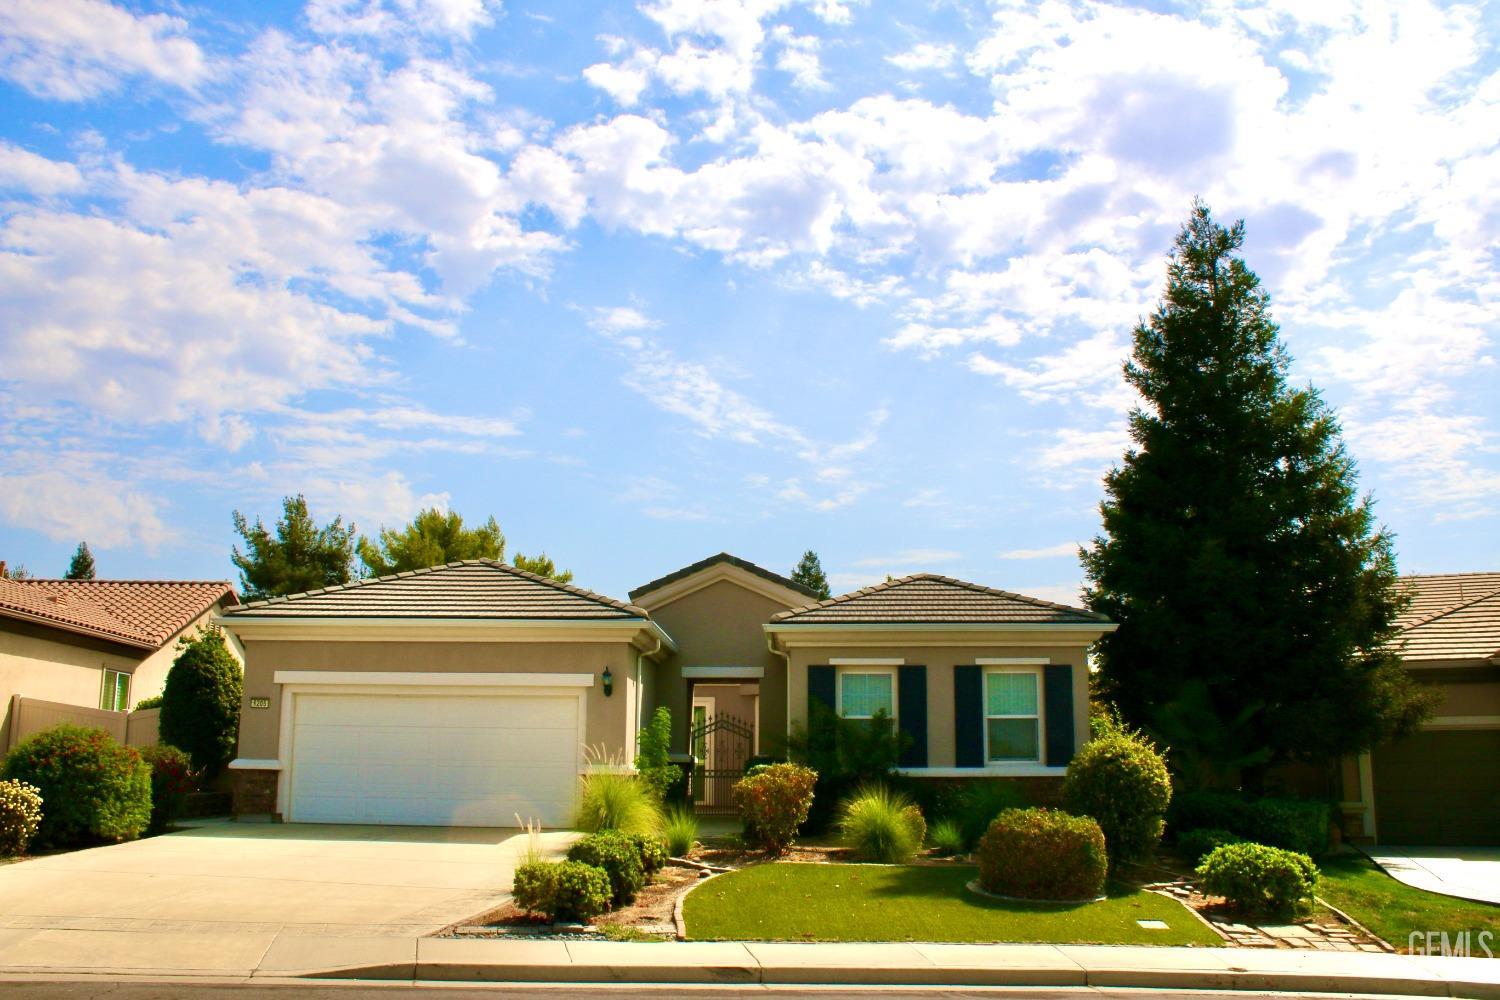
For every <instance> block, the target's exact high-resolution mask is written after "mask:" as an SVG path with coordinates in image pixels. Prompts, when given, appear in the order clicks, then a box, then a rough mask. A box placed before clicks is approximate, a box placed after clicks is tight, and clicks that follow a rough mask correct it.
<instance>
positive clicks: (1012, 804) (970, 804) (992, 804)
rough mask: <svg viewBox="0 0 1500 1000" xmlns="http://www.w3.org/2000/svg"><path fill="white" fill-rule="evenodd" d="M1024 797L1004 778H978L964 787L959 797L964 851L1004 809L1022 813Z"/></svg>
mask: <svg viewBox="0 0 1500 1000" xmlns="http://www.w3.org/2000/svg"><path fill="white" fill-rule="evenodd" d="M1026 805H1027V803H1026V796H1025V795H1023V794H1022V793H1021V789H1020V788H1019V787H1018V786H1017V785H1016V784H1015V782H1013V781H1009V780H1007V779H1005V778H978V779H975V780H974V781H971V782H970V783H969V784H967V785H965V786H964V788H963V790H962V791H961V792H959V793H958V812H957V815H956V819H957V820H958V825H959V829H960V830H962V831H963V835H964V847H973V846H974V845H975V844H978V843H979V838H980V837H983V836H984V831H986V830H988V829H989V828H990V824H991V823H993V822H994V821H995V817H996V816H999V815H1000V814H1001V813H1003V812H1004V811H1005V810H1007V809H1025V808H1026Z"/></svg>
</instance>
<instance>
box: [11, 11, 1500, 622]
mask: <svg viewBox="0 0 1500 1000" xmlns="http://www.w3.org/2000/svg"><path fill="white" fill-rule="evenodd" d="M1497 31H1500V7H1497V6H1494V5H1489V6H1485V5H1473V4H1429V3H1425V2H1421V0H1402V2H1400V3H1390V4H1362V3H1343V2H1337V0H1329V2H1320V3H1317V4H1308V3H1303V2H1300V0H1267V2H1254V3H1232V2H1218V0H1216V2H1206V3H1202V4H1180V3H1168V2H1156V3H1146V4H1142V5H1139V6H1129V5H1125V4H1092V3H1073V2H1060V0H1051V2H1046V3H1041V4H1019V3H1018V4H1006V3H1001V4H996V5H993V6H986V5H983V4H966V3H946V2H931V3H922V4H903V5H895V4H879V3H858V2H846V0H806V2H789V0H746V2H729V0H645V2H643V3H640V4H638V5H631V4H616V5H601V4H594V3H558V2H549V3H536V2H531V3H528V2H522V0H506V2H505V3H503V4H502V3H498V2H493V0H311V2H308V3H305V4H303V3H295V2H284V3H261V4H255V5H249V4H210V3H186V2H184V3H179V2H173V0H164V2H154V0H140V2H135V3H118V4H109V3H105V2H102V0H10V2H8V3H5V4H4V5H0V109H3V114H0V558H4V559H7V560H8V561H10V562H11V563H18V562H19V563H24V564H25V565H26V566H27V567H28V568H29V569H30V570H32V571H33V572H36V573H38V574H40V575H58V574H60V573H61V571H62V570H63V569H64V568H65V566H66V564H67V559H68V556H69V555H70V553H71V552H72V549H73V547H74V546H75V545H76V544H77V542H78V541H79V540H80V539H87V540H88V541H89V543H90V545H91V547H92V548H93V550H94V552H95V555H96V558H97V560H98V563H99V567H100V572H101V575H105V576H112V577H124V576H132V577H193V578H197V577H211V578H217V577H227V576H230V575H231V574H232V567H231V566H230V563H229V560H228V552H229V548H230V545H231V544H232V543H233V542H234V540H235V536H234V535H233V532H232V530H231V528H230V511H231V510H233V509H236V508H238V509H239V510H241V511H244V512H245V513H247V514H249V515H251V516H254V515H257V514H260V515H265V516H267V517H268V518H269V517H270V516H271V515H273V514H274V513H275V512H276V510H277V508H278V501H279V498H280V497H281V496H283V495H284V494H288V493H295V492H302V493H305V494H306V495H307V496H308V498H309V500H310V502H311V503H312V505H313V507H314V510H315V512H316V513H317V514H318V515H319V516H320V517H324V518H326V517H329V516H332V515H333V514H335V513H340V514H343V515H344V516H345V517H346V518H349V519H352V520H354V521H355V522H356V523H357V525H358V526H359V528H360V529H361V530H362V531H366V532H373V530H374V529H376V528H377V527H379V526H380V525H382V524H385V525H395V524H399V523H401V522H403V521H404V520H406V519H407V518H408V517H409V516H410V515H411V514H412V513H414V512H415V510H417V509H418V508H419V507H420V506H423V505H428V504H437V505H440V506H446V507H450V508H452V509H455V510H457V511H459V512H461V513H462V514H464V516H465V517H467V518H470V519H476V520H482V519H483V518H484V517H486V516H488V515H489V514H494V515H495V516H496V517H497V518H498V520H499V521H500V524H501V526H502V528H503V529H504V531H505V533H506V535H507V537H508V539H509V542H510V547H511V550H512V551H514V550H516V549H519V550H521V551H524V552H527V553H532V552H535V551H537V550H539V549H545V550H546V551H547V552H548V553H549V554H551V555H553V556H554V557H555V558H556V559H557V560H558V562H559V564H560V565H562V566H566V567H568V568H571V569H573V570H574V571H575V572H576V573H577V580H578V582H579V583H580V584H582V585H584V586H588V587H592V588H594V589H597V590H601V591H603V592H606V593H611V594H616V595H623V594H624V592H625V591H627V590H628V589H629V588H631V587H632V586H635V585H637V584H639V583H641V582H644V581H646V580H648V579H651V578H653V577H655V576H657V575H659V574H661V573H665V572H668V571H670V570H672V569H674V568H676V567H678V566H680V565H683V564H685V563H687V562H690V561H692V560H695V559H698V558H701V557H702V556H705V555H708V554H711V553H713V552H717V551H719V550H721V549H727V550H729V551H732V552H734V553H736V554H738V555H741V556H743V557H745V558H748V559H751V560H754V561H757V562H760V563H762V564H764V565H766V566H768V567H770V568H772V569H777V570H781V571H786V570H788V569H789V568H790V567H791V565H792V564H793V562H794V561H795V560H796V558H797V556H798V555H799V554H800V553H801V551H802V550H803V549H804V548H808V547H811V548H814V549H816V550H817V551H818V552H819V553H820V554H821V555H822V557H823V561H824V565H825V567H826V568H827V570H828V571H829V573H830V575H831V577H832V580H833V583H834V586H835V588H836V589H842V588H852V587H856V586H860V585H863V584H866V583H870V582H875V581H878V580H881V579H883V578H884V577H885V575H886V574H887V573H893V574H898V575H899V574H903V573H908V572H915V571H919V570H927V571H935V572H942V573H948V574H952V575H956V576H961V577H964V578H968V579H972V580H976V581H979V582H982V583H986V584H990V585H995V586H1001V587H1005V588H1008V589H1015V590H1021V591H1025V592H1029V593H1033V594H1037V595H1040V596H1044V597H1050V598H1054V599H1060V600H1072V599H1074V598H1075V596H1076V593H1077V587H1078V584H1079V582H1080V579H1081V574H1080V571H1079V569H1078V566H1077V561H1076V558H1075V557H1074V554H1073V552H1074V547H1075V543H1077V542H1078V541H1081V540H1085V539H1087V538H1088V537H1090V536H1091V535H1092V534H1093V533H1094V532H1095V531H1096V530H1097V514H1096V506H1097V503H1098V499H1099V477H1100V475H1101V473H1102V472H1103V471H1104V470H1105V469H1107V468H1108V467H1109V464H1110V463H1111V461H1113V460H1116V459H1117V458H1118V456H1119V455H1120V453H1121V451H1122V449H1123V446H1124V441H1125V438H1124V432H1123V426H1124V415H1125V412H1126V411H1127V409H1128V407H1129V406H1130V404H1131V396H1130V394H1129V392H1128V390H1127V389H1126V388H1125V386H1124V385H1123V383H1122V382H1121V380H1120V377H1119V366H1120V361H1121V359H1122V358H1123V357H1124V355H1125V353H1126V351H1127V349H1128V343H1129V332H1130V329H1131V328H1132V326H1133V325H1134V324H1135V322H1136V320H1137V319H1138V317H1140V316H1141V315H1143V314H1144V313H1145V312H1147V311H1148V310H1149V309H1150V308H1151V306H1152V303H1153V302H1154V301H1155V300H1156V297H1157V296H1158V294H1159V292H1160V288H1161V283H1162V278H1163V271H1164V269H1163V259H1164V255H1165V253H1166V252H1167V250H1168V249H1169V247H1170V244H1171V239H1172V236H1173V234H1174V232H1175V230H1176V228H1177V226H1178V225H1179V224H1180V223H1181V222H1182V220H1183V219H1184V218H1185V217H1186V214H1187V211H1188V208H1189V206H1190V204H1191V200H1192V198H1193V197H1194V195H1201V196H1202V197H1204V198H1205V199H1206V200H1207V201H1208V202H1209V204H1210V205H1211V206H1212V207H1213V208H1214V210H1215V212H1216V214H1217V215H1218V216H1219V217H1220V218H1221V219H1224V220H1229V219H1232V218H1236V217H1243V218H1245V219H1246V222H1247V225H1248V229H1249V237H1248V241H1247V246H1246V252H1247V256H1248V258H1249V261H1250V264H1251V266H1252V267H1253V268H1255V269H1256V270H1257V271H1258V272H1259V273H1260V274H1261V276H1262V278H1263V279H1264V280H1265V282H1266V284H1267V287H1268V288H1269V290H1270V292H1271V293H1272V295H1273V308H1274V314H1275V316H1276V317H1277V319H1278V320H1279V321H1280V322H1281V324H1282V329H1283V335H1284V338H1285V340H1286V342H1287V344H1288V346H1289V348H1290V350H1291V351H1292V353H1293V354H1294V356H1295V358H1296V364H1295V368H1294V374H1295V378H1296V379H1297V380H1298V381H1299V382H1312V383H1314V384H1316V385H1317V386H1318V387H1319V388H1320V389H1321V390H1322V391H1323V393H1324V394H1325V396H1326V398H1327V399H1328V400H1329V401H1330V402H1331V403H1333V404H1334V405H1335V406H1336V407H1337V409H1338V411H1339V413H1340V415H1341V417H1342V420H1343V422H1344V426H1345V431H1346V436H1347V440H1348V443H1349V447H1350V450H1351V452H1352V454H1353V455H1354V457H1355V458H1356V459H1357V461H1358V462H1359V465H1360V468H1361V471H1362V484H1363V486H1364V487H1366V488H1368V489H1369V490H1372V491H1373V492H1374V494H1375V496H1376V498H1377V501H1378V513H1379V516H1380V518H1381V519H1382V520H1383V521H1384V522H1385V523H1386V524H1387V525H1389V526H1390V527H1391V528H1392V529H1393V530H1394V531H1395V532H1396V533H1397V535H1398V548H1399V551H1400V555H1401V562H1402V567H1403V569H1404V570H1406V571H1409V572H1442V571H1462V570H1480V569H1490V570H1492V569H1495V568H1497V567H1500V391H1497V389H1496V385H1497V384H1500V368H1497V366H1496V354H1497V346H1496V339H1497V334H1500V321H1497V311H1496V306H1497V300H1500V277H1497V275H1500V268H1497V266H1496V265H1497V263H1500V253H1497V236H1500V58H1497V56H1496V52H1497V47H1496V44H1495V42H1496V35H1497Z"/></svg>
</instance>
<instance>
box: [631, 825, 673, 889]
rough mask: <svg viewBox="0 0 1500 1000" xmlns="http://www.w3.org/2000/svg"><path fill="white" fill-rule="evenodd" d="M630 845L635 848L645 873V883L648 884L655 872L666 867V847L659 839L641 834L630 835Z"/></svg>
mask: <svg viewBox="0 0 1500 1000" xmlns="http://www.w3.org/2000/svg"><path fill="white" fill-rule="evenodd" d="M630 843H631V844H633V845H634V846H635V852H636V854H638V855H639V856H640V859H641V868H642V869H644V870H645V872H646V881H647V882H650V881H651V879H652V878H653V877H654V876H655V875H656V873H657V872H659V871H661V870H662V869H663V868H665V867H666V866H667V857H668V855H667V845H666V844H665V843H663V842H662V839H661V838H660V837H657V836H654V835H653V836H647V835H646V834H641V833H633V834H631V835H630Z"/></svg>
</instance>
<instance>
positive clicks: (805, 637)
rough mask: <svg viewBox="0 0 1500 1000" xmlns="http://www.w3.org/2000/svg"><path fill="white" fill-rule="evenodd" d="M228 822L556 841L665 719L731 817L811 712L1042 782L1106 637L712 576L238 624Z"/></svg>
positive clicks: (373, 591) (783, 581) (1081, 621)
mask: <svg viewBox="0 0 1500 1000" xmlns="http://www.w3.org/2000/svg"><path fill="white" fill-rule="evenodd" d="M220 621H221V622H222V624H223V625H224V626H225V627H226V628H227V629H229V630H231V631H232V632H234V633H235V634H236V635H237V636H238V637H239V639H240V640H241V642H242V643H243V646H244V650H245V692H244V705H243V712H242V717H241V724H240V743H239V753H238V757H237V759H236V760H235V761H234V762H233V763H232V764H231V765H230V767H231V768H232V770H233V772H234V774H235V809H236V812H237V813H239V814H242V815H250V814H270V815H273V816H279V817H280V818H282V819H285V820H288V821H293V822H360V823H395V824H448V825H476V826H479V825H483V826H488V825H514V824H515V822H516V819H517V817H518V816H519V817H520V818H522V819H536V820H539V821H540V822H542V823H543V824H545V825H548V826H561V825H566V824H567V823H568V822H569V818H570V815H571V811H572V805H573V801H574V796H575V795H576V792H577V785H578V782H577V778H578V776H579V775H580V774H582V773H585V772H586V771H587V770H588V769H589V768H591V767H608V766H613V765H618V764H619V763H621V762H629V761H631V760H632V759H633V758H634V755H635V752H636V735H637V731H638V730H639V728H640V727H641V726H642V725H643V724H644V723H645V721H646V720H647V719H649V717H650V715H651V714H652V712H653V711H654V710H655V709H656V708H657V707H658V706H666V707H667V708H669V709H671V711H672V717H673V726H674V730H673V742H674V748H675V749H676V750H678V751H688V750H689V749H691V750H693V751H695V752H696V753H697V755H698V756H699V758H700V759H701V760H700V769H701V770H700V778H701V779H702V780H701V781H700V782H698V783H697V784H698V788H697V790H696V792H695V794H696V795H697V797H698V801H699V804H700V805H701V806H703V807H705V808H713V807H716V806H717V807H720V808H722V807H723V806H724V805H725V804H726V800H727V781H728V778H729V777H731V776H737V775H738V772H739V771H740V770H741V769H742V768H743V764H744V760H745V759H746V757H748V755H749V754H751V753H754V752H756V751H757V750H759V751H760V752H762V753H773V754H774V753H778V752H780V751H781V750H782V749H783V748H784V746H785V741H786V738H787V734H788V733H789V731H791V730H792V729H793V728H794V727H797V726H800V725H805V724H806V722H807V719H808V717H809V706H810V704H812V703H813V702H816V701H821V702H823V703H824V704H827V705H828V706H829V707H830V708H832V709H833V710H835V711H837V712H839V713H840V714H842V715H844V716H847V717H852V718H859V717H862V716H870V715H873V714H875V713H876V712H877V711H881V710H884V711H885V712H887V713H889V714H890V715H891V716H893V717H894V718H895V720H896V722H897V725H899V727H900V728H901V729H902V730H903V731H904V732H906V733H907V734H909V735H910V736H911V738H912V744H911V749H910V751H909V753H908V755H907V758H906V759H905V760H903V761H902V768H903V770H904V771H905V772H906V773H908V774H911V775H914V776H925V777H931V778H951V777H967V776H998V777H1011V778H1016V779H1020V780H1026V781H1048V780H1053V781H1055V780H1056V779H1057V778H1058V777H1060V776H1061V775H1062V774H1063V772H1064V770H1065V768H1066V766H1067V763H1068V761H1069V760H1070V759H1071V757H1072V755H1073V752H1074V750H1075V748H1076V747H1077V746H1078V745H1079V744H1080V743H1081V742H1082V741H1083V740H1084V739H1086V738H1087V734H1088V671H1087V668H1086V662H1085V656H1086V652H1087V650H1088V647H1089V646H1090V644H1091V643H1093V642H1094V641H1095V640H1096V639H1098V638H1099V637H1100V636H1101V635H1103V634H1104V633H1105V632H1107V631H1110V630H1111V629H1113V628H1114V626H1113V625H1112V624H1111V623H1110V622H1108V621H1107V620H1105V619H1104V618H1102V617H1101V616H1099V615H1095V614H1092V613H1090V612H1088V611H1084V610H1081V609H1078V608H1071V607H1066V606H1063V605H1059V604H1053V603H1050V602H1047V601H1042V600H1037V599H1035V598H1029V597H1024V596H1021V595H1019V594H1013V593H1008V592H1006V591H1001V590H993V589H990V588H988V587H982V586H978V585H976V584H972V583H965V582H963V581H960V580H954V579H950V578H947V577H941V576H933V575H928V574H920V575H916V576H909V577H904V578H902V579H899V580H891V581H889V582H887V583H883V584H880V585H879V586H874V587H869V588H866V589H864V590H859V591H856V592H854V593H851V594H845V595H842V596H840V597H835V598H833V599H831V600H826V601H817V600H815V599H814V595H812V594H811V593H810V592H809V591H808V590H806V588H804V587H802V586H800V585H798V584H797V583H795V582H793V581H792V580H789V579H787V578H786V577H783V576H780V575H779V574H776V573H772V572H770V571H768V570H765V569H763V568H761V567H759V566H756V565H754V564H752V563H749V562H746V561H745V560H742V559H738V558H735V557H734V556H731V555H728V554H720V555H716V556H712V557H710V558H708V559H704V560H702V561H700V562H697V563H694V564H693V565H691V566H687V567H684V568H683V569H680V570H677V571H676V572H673V573H670V574H668V575H666V576H663V577H661V578H659V579H657V580H654V581H652V582H651V583H648V584H645V585H644V586H642V587H639V588H637V589H636V590H634V591H632V592H631V594H630V603H626V602H623V601H619V600H615V599H613V598H609V597H604V596H601V595H599V594H595V593H591V592H589V591H587V590H583V589H580V588H578V587H574V586H570V585H566V584H561V583H557V582H555V581H552V580H548V579H545V578H543V577H539V576H535V575H532V574H530V573H526V572H523V571H521V570H518V569H515V568H514V567H511V566H507V565H505V564H503V563H500V562H493V561H468V562H460V563H450V564H447V565H444V566H435V567H432V568H430V569H425V570H418V571H414V572H408V573H398V574H396V575H394V576H388V577H380V578H376V579H370V580H361V581H358V582H355V583H351V584H348V585H346V586H342V587H331V588H328V589H326V590H319V591H313V592H311V593H307V594H298V595H295V596H292V597H286V598H278V599H275V600H270V601H259V602H254V603H249V604H245V605H243V606H241V607H238V608H233V609H230V610H229V611H228V612H227V613H225V614H224V615H223V616H222V617H221V618H220Z"/></svg>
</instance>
